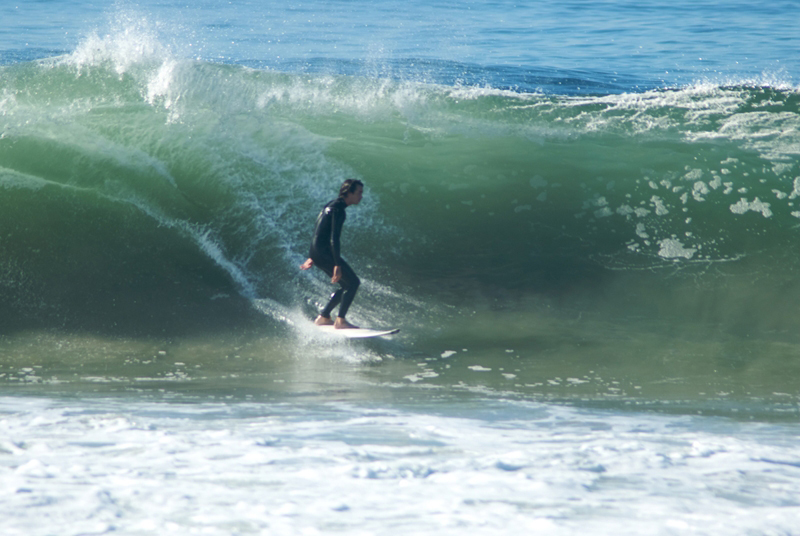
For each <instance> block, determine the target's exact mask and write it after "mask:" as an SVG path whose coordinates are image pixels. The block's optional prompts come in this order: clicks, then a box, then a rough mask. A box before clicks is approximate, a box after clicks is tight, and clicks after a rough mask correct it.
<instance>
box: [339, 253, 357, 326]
mask: <svg viewBox="0 0 800 536" xmlns="http://www.w3.org/2000/svg"><path fill="white" fill-rule="evenodd" d="M341 269H342V279H341V280H340V281H339V284H340V285H341V286H342V289H341V290H343V291H344V293H343V294H342V297H341V300H342V303H341V305H340V306H339V318H341V319H344V317H345V316H346V315H347V311H348V310H349V309H350V304H352V303H353V299H354V298H355V297H356V292H358V287H359V285H361V280H360V279H359V278H358V276H357V275H356V273H355V272H354V271H353V269H352V268H350V265H349V264H347V263H346V262H345V261H344V259H342V261H341Z"/></svg>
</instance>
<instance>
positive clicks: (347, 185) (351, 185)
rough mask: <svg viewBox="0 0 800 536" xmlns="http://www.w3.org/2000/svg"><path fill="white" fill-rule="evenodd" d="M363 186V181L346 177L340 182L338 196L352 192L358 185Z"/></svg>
mask: <svg viewBox="0 0 800 536" xmlns="http://www.w3.org/2000/svg"><path fill="white" fill-rule="evenodd" d="M359 186H361V187H362V188H363V187H364V183H363V182H361V181H360V180H358V179H347V180H346V181H344V182H343V183H342V186H341V188H339V197H345V196H347V194H352V193H353V192H355V191H356V190H358V187H359Z"/></svg>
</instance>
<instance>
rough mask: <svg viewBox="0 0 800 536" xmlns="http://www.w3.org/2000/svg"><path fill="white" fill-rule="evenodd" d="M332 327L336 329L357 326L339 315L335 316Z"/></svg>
mask: <svg viewBox="0 0 800 536" xmlns="http://www.w3.org/2000/svg"><path fill="white" fill-rule="evenodd" d="M333 327H334V328H336V329H358V326H354V325H353V324H351V323H350V322H348V321H347V320H345V319H344V318H342V317H341V316H339V317H337V318H336V322H334V323H333Z"/></svg>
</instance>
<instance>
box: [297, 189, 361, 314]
mask: <svg viewBox="0 0 800 536" xmlns="http://www.w3.org/2000/svg"><path fill="white" fill-rule="evenodd" d="M346 208H347V203H345V201H344V198H341V197H339V198H337V199H334V200H333V201H331V202H330V203H328V204H327V205H325V207H324V208H323V209H322V211H321V212H320V213H319V216H317V224H316V226H315V227H314V238H313V239H312V240H311V250H310V251H309V253H308V256H309V257H310V258H311V260H312V261H314V264H315V265H316V266H318V267H319V268H321V269H322V271H324V272H325V273H326V274H328V276H329V277H333V268H334V267H335V266H338V267H339V268H341V272H342V278H341V279H340V280H339V285H341V288H339V289H338V290H337V291H336V292H334V293H333V294H332V295H331V299H330V301H329V302H328V305H326V306H325V308H324V309H323V310H322V312H321V313H320V315H322V316H324V317H326V318H330V316H331V312H332V311H333V309H334V308H335V307H336V306H337V305H339V316H340V317H342V318H344V316H345V315H346V314H347V310H348V309H349V308H350V304H351V303H353V298H355V296H356V291H358V286H359V285H360V284H361V280H360V279H359V278H358V276H357V275H356V273H355V272H354V271H353V269H352V268H350V265H348V264H347V262H345V260H344V259H343V258H342V257H341V254H340V251H341V248H340V239H341V236H342V225H344V220H345V218H346V217H347V215H346V214H345V209H346Z"/></svg>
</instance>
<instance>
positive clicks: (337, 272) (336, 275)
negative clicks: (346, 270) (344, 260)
mask: <svg viewBox="0 0 800 536" xmlns="http://www.w3.org/2000/svg"><path fill="white" fill-rule="evenodd" d="M341 278H342V268H341V267H339V266H334V267H333V277H331V283H338V282H339V280H340V279H341Z"/></svg>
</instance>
